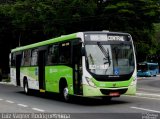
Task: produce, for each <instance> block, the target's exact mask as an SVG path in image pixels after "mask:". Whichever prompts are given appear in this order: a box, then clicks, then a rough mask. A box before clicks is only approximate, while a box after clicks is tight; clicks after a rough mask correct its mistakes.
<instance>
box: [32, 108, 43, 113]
mask: <svg viewBox="0 0 160 119" xmlns="http://www.w3.org/2000/svg"><path fill="white" fill-rule="evenodd" d="M32 109H33V110H36V111H39V112H45V110H42V109H38V108H32Z"/></svg>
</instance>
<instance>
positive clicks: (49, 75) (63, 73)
mask: <svg viewBox="0 0 160 119" xmlns="http://www.w3.org/2000/svg"><path fill="white" fill-rule="evenodd" d="M45 72H46V74H45V83H46V91H49V92H57V93H59V82H60V79H61V78H64V79H66V81H67V84H68V88H69V93H70V94H73V81H72V80H73V69H72V68H71V67H68V66H46V68H45Z"/></svg>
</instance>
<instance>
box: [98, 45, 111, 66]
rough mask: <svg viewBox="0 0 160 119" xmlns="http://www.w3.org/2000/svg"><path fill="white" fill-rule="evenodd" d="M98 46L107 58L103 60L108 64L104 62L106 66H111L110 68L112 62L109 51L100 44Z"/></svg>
mask: <svg viewBox="0 0 160 119" xmlns="http://www.w3.org/2000/svg"><path fill="white" fill-rule="evenodd" d="M97 45H98V47H99V49H100V50H101V51H102V53H103V55H104V56H105V58H103V59H104V60H105V61H106V60H107V61H106V62H104V64H109V66H110V65H111V60H110V56H109V50H108V48H107V51H106V49H105V48H104V47H103V46H102V45H101V44H100V42H97Z"/></svg>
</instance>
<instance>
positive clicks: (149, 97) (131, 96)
mask: <svg viewBox="0 0 160 119" xmlns="http://www.w3.org/2000/svg"><path fill="white" fill-rule="evenodd" d="M125 96H126V97H135V98H144V99H149V100H160V99H158V98H150V97H139V96H131V95H125Z"/></svg>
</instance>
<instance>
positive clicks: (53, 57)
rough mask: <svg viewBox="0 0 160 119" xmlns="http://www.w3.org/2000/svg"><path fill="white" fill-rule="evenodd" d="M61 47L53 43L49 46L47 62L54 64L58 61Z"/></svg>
mask: <svg viewBox="0 0 160 119" xmlns="http://www.w3.org/2000/svg"><path fill="white" fill-rule="evenodd" d="M58 55H59V47H58V45H57V44H56V45H52V46H50V47H49V48H48V58H47V64H48V65H52V64H56V63H58V59H59V58H58V57H59V56H58Z"/></svg>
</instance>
